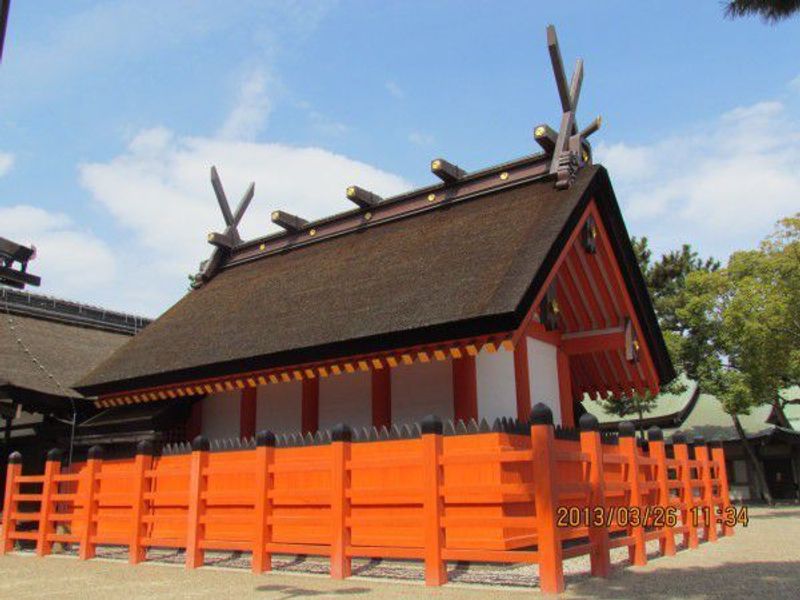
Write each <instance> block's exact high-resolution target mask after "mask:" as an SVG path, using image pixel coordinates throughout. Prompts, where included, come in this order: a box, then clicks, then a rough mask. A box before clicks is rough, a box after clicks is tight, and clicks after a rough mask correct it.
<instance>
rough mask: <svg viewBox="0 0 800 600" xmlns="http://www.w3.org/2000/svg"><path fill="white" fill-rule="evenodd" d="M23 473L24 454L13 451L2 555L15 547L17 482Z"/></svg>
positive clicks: (0, 538) (1, 537)
mask: <svg viewBox="0 0 800 600" xmlns="http://www.w3.org/2000/svg"><path fill="white" fill-rule="evenodd" d="M20 475H22V455H21V454H20V453H19V452H12V453H11V455H10V456H9V457H8V467H7V469H6V494H5V496H4V497H3V531H2V534H0V556H2V555H3V554H5V553H6V552H11V551H12V550H13V549H14V539H13V537H12V534H13V533H14V532H15V531H16V530H17V520H16V519H15V518H14V515H16V514H17V499H16V498H15V496H16V495H17V485H18V484H17V482H16V478H17V477H19V476H20Z"/></svg>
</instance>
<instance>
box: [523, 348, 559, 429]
mask: <svg viewBox="0 0 800 600" xmlns="http://www.w3.org/2000/svg"><path fill="white" fill-rule="evenodd" d="M527 339H528V372H529V374H530V386H531V406H533V405H534V404H537V403H539V402H543V403H545V404H546V405H547V406H549V407H550V409H551V410H552V411H553V423H555V424H556V425H558V424H559V423H561V401H560V399H559V391H558V357H557V353H558V349H557V348H556V347H555V346H553V345H552V344H548V343H545V342H542V341H539V340H535V339H533V338H527Z"/></svg>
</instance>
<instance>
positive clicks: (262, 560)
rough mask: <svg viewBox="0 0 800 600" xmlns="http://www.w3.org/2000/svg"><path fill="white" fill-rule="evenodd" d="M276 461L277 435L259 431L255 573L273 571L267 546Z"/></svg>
mask: <svg viewBox="0 0 800 600" xmlns="http://www.w3.org/2000/svg"><path fill="white" fill-rule="evenodd" d="M274 460H275V435H274V434H273V433H272V432H271V431H259V432H258V435H256V459H255V462H256V473H255V475H256V502H255V507H254V508H255V525H256V532H255V535H254V536H253V573H263V572H264V571H271V570H272V553H271V552H270V551H269V550H267V549H266V548H267V546H268V545H269V544H271V543H272V497H271V496H270V494H271V493H272V487H273V485H272V478H273V474H272V473H271V472H270V469H271V468H272V463H273V462H274Z"/></svg>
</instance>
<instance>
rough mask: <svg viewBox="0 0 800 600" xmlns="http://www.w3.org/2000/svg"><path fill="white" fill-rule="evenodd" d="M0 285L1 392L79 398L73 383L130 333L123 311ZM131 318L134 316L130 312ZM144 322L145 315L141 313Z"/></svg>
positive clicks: (35, 398) (34, 398)
mask: <svg viewBox="0 0 800 600" xmlns="http://www.w3.org/2000/svg"><path fill="white" fill-rule="evenodd" d="M94 312H101V310H100V309H96V308H94V307H86V306H84V305H79V304H76V303H73V302H64V301H60V300H56V299H53V298H48V297H46V296H40V295H34V294H27V293H25V292H17V291H14V290H10V289H8V288H0V396H10V397H12V398H14V399H16V400H20V399H28V400H32V401H40V402H41V401H48V400H50V401H52V400H58V399H59V398H62V399H63V398H81V397H82V396H81V394H79V393H78V392H77V391H76V390H75V389H74V388H73V387H72V386H73V384H74V383H75V381H76V380H77V379H78V378H79V377H81V376H82V375H84V374H85V373H86V372H87V371H88V370H90V369H93V368H94V367H96V366H97V365H98V364H99V363H100V362H102V361H103V360H104V359H105V358H107V357H108V356H109V355H110V354H111V353H112V352H114V351H115V350H117V349H118V348H119V347H120V346H122V345H123V344H124V343H125V342H126V341H127V340H128V339H129V338H130V333H131V332H130V331H128V329H127V328H126V327H123V326H122V325H120V324H118V323H117V321H118V320H119V318H121V317H125V316H126V315H121V314H119V313H110V312H108V311H105V312H104V314H105V317H104V318H103V319H99V318H97V317H96V316H95V317H94V318H92V316H94ZM128 317H129V319H130V318H131V317H130V316H128ZM138 323H140V325H144V324H146V323H147V321H146V320H142V319H139V320H138Z"/></svg>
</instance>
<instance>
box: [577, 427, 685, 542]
mask: <svg viewBox="0 0 800 600" xmlns="http://www.w3.org/2000/svg"><path fill="white" fill-rule="evenodd" d="M581 418H583V417H581ZM647 438H648V440H649V443H650V458H652V459H653V460H655V461H656V481H657V482H658V505H659V507H660V508H661V509H663V510H664V515H668V514H669V511H671V510H672V509H673V508H674V506H675V505H674V504H673V502H672V498H671V496H670V488H669V483H670V481H669V476H668V475H667V453H666V449H665V447H664V434H663V432H662V431H661V429H659V428H658V427H655V426H653V427H651V428H650V429H649V430H648V431H647ZM663 522H664V527H663V529H664V535H663V537H662V538H661V542H660V544H659V545H660V547H661V554H663V555H664V556H674V555H675V533H674V532H673V531H672V527H671V526H670V525H669V523H670V518H665V519H664V521H663Z"/></svg>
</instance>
